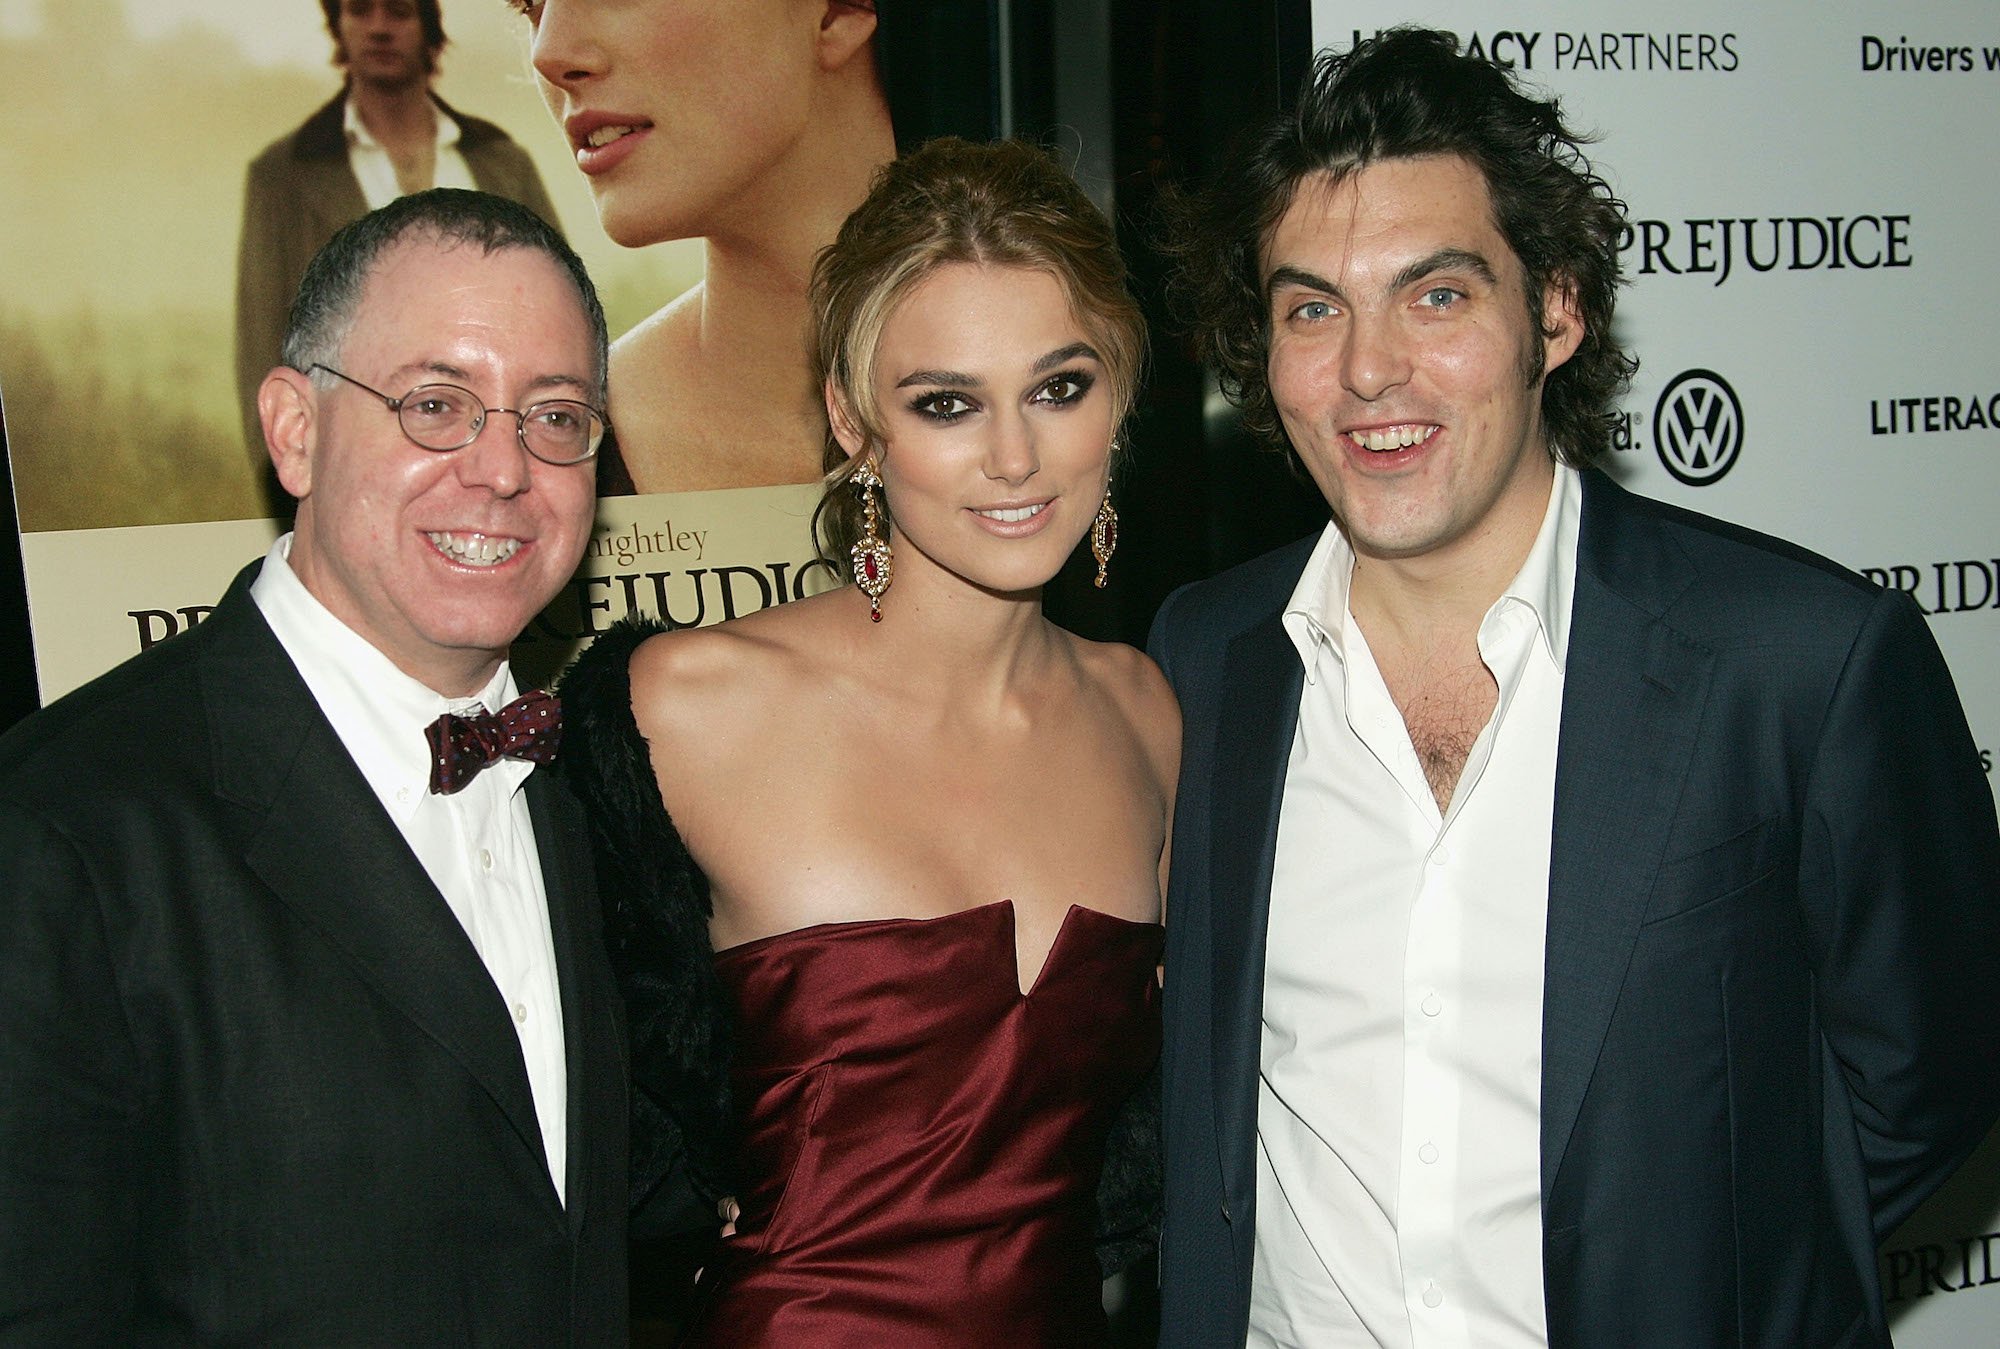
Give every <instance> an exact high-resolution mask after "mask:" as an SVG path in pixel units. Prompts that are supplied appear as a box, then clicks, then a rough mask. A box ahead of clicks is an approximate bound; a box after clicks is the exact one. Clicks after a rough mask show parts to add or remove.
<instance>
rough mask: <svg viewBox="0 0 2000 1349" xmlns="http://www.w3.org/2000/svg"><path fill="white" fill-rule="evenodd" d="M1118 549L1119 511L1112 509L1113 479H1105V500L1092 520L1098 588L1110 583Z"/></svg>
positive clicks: (1091, 534)
mask: <svg viewBox="0 0 2000 1349" xmlns="http://www.w3.org/2000/svg"><path fill="white" fill-rule="evenodd" d="M1117 551H1118V512H1117V511H1115V510H1112V509H1111V479H1110V477H1109V476H1108V475H1107V476H1106V477H1105V479H1104V500H1102V501H1100V502H1098V503H1097V514H1096V516H1094V517H1093V518H1092V519H1091V522H1090V555H1091V556H1092V557H1093V558H1095V559H1096V560H1097V588H1098V589H1099V590H1102V589H1104V587H1105V586H1106V585H1107V584H1108V583H1109V576H1110V570H1109V569H1110V567H1111V555H1112V554H1113V553H1115V552H1117Z"/></svg>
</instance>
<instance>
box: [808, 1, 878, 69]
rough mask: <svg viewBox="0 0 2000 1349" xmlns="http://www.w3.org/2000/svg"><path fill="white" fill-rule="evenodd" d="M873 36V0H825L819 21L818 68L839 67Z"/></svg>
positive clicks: (852, 57) (849, 59) (863, 48)
mask: <svg viewBox="0 0 2000 1349" xmlns="http://www.w3.org/2000/svg"><path fill="white" fill-rule="evenodd" d="M874 36H875V0H826V9H825V12H823V13H822V14H821V15H820V20H819V68H820V69H821V70H838V69H840V68H841V67H842V66H844V65H846V64H847V63H848V62H849V61H851V60H853V59H854V55H855V53H856V52H860V51H865V50H866V49H867V47H868V43H869V41H870V39H872V38H873V37H874Z"/></svg>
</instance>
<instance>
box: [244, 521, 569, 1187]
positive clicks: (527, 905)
mask: <svg viewBox="0 0 2000 1349" xmlns="http://www.w3.org/2000/svg"><path fill="white" fill-rule="evenodd" d="M291 545H292V536H291V535H290V534H287V535H285V536H284V537H283V538H281V539H279V540H278V541H277V543H276V544H275V545H274V546H273V547H272V549H271V551H270V553H269V554H268V555H267V556H266V557H265V559H264V567H263V570H262V571H261V572H259V573H258V576H257V579H256V581H255V582H253V583H252V585H251V587H250V595H251V598H252V599H253V600H255V601H256V603H257V608H258V610H259V611H260V612H261V613H262V614H263V615H264V621H265V622H266V623H268V624H269V625H270V627H271V631H272V633H273V634H275V635H276V637H277V639H278V644H279V645H280V646H282V647H284V649H285V654H286V655H287V656H289V657H291V661H292V664H293V665H294V666H296V667H297V668H298V672H299V677H300V678H301V679H303V680H304V681H305V685H306V688H307V689H308V690H309V691H310V692H311V693H312V696H313V700H314V701H315V702H317V703H318V704H319V709H320V711H321V712H322V713H323V714H325V716H326V719H327V721H328V723H329V724H331V725H332V727H333V731H334V734H335V735H337V736H338V737H339V738H340V743H341V744H342V745H343V746H345V747H346V749H347V752H348V754H349V755H350V756H351V757H352V758H353V760H354V763H355V766H356V767H357V768H359V769H360V770H361V776H362V777H363V778H365V779H367V782H368V786H369V788H370V789H371V790H373V792H374V793H375V797H376V799H377V800H378V801H380V802H381V803H382V809H384V810H385V811H387V812H388V813H389V818H390V819H391V820H393V821H394V822H395V825H396V828H397V830H398V831H399V832H400V833H401V834H402V836H403V838H404V840H405V841H406V842H408V844H409V845H410V851H412V852H414V853H415V854H416V855H417V860H418V861H419V862H421V863H422V864H423V868H424V871H425V873H426V874H428V875H429V876H430V878H431V881H432V883H433V884H435V885H436V886H437V888H438V892H439V893H440V894H441V895H443V896H444V901H445V903H446V904H447V905H449V906H450V908H451V912H452V915H453V916H454V917H456V918H457V919H458V923H459V926H460V927H462V928H464V929H465V935H466V937H467V938H468V939H470V940H471V942H472V948H473V950H475V951H477V952H478V953H479V959H480V960H481V961H482V962H483V963H484V964H485V966H486V969H487V972H488V973H489V974H490V975H492V977H493V987H494V990H495V993H494V996H495V997H496V998H498V999H499V1000H500V1002H501V1003H502V1004H503V1005H504V1007H505V1008H506V1012H507V1017H508V1019H509V1020H510V1021H511V1022H513V1025H514V1030H515V1033H516V1035H517V1036H518V1037H519V1039H520V1042H521V1058H522V1061H523V1063H524V1064H525V1066H526V1068H527V1073H528V1086H529V1088H530V1089H531V1090H532V1091H533V1093H534V1101H535V1116H536V1119H537V1121H538V1122H539V1123H540V1125H541V1130H542V1145H543V1148H544V1149H545V1151H546V1153H547V1158H548V1165H549V1176H550V1179H551V1180H553V1181H554V1183H555V1188H556V1194H557V1195H558V1196H561V1195H562V1193H563V1180H564V1174H565V1164H566V1161H567V1155H568V1140H569V1127H568V1121H569V1114H568V1100H569V1084H568V1079H567V1077H566V1076H565V1063H564V1053H563V1020H562V1000H561V998H560V996H559V995H558V990H557V987H556V955H555V943H554V938H553V937H552V936H551V935H550V932H549V906H548V894H547V891H546V890H545V888H544V887H543V885H542V865H541V855H540V854H539V853H538V852H537V851H536V848H535V827H534V822H533V820H532V819H530V818H529V815H528V801H527V797H526V796H525V795H524V794H523V792H522V788H523V786H524V785H525V784H526V782H527V780H528V774H529V773H531V772H532V771H534V765H533V764H531V763H527V762H524V761H522V760H520V759H501V760H498V761H496V762H495V763H493V764H492V765H490V766H489V767H487V768H486V769H485V770H484V771H483V772H481V773H480V774H479V775H478V776H477V777H475V778H474V779H473V780H472V781H471V783H469V784H468V785H467V786H466V787H465V788H464V789H463V790H461V791H459V792H456V793H454V794H452V795H450V796H439V795H434V794H432V792H431V791H430V771H431V753H430V745H429V742H428V741H426V740H425V738H424V728H425V727H426V726H428V725H430V724H431V723H432V722H433V721H435V720H437V718H438V716H439V715H440V714H441V713H445V712H453V713H459V714H464V713H467V712H476V711H478V710H479V709H481V708H484V709H485V710H487V711H491V712H497V711H499V710H500V708H502V707H504V706H506V704H507V703H509V702H511V701H512V700H513V698H514V693H515V688H514V676H513V672H512V671H511V670H510V669H509V668H508V666H507V664H506V663H505V662H504V661H503V662H502V663H501V666H500V668H499V670H497V671H496V672H495V673H494V675H493V678H492V680H491V681H489V682H488V684H487V685H486V687H485V688H484V689H482V690H480V692H479V693H478V694H477V695H476V696H474V697H471V698H447V697H445V696H444V695H443V694H440V693H436V692H434V691H432V690H431V689H429V688H427V687H425V686H424V685H423V684H421V683H419V682H418V681H417V680H415V679H412V678H411V677H410V676H409V675H407V674H404V673H403V672H402V671H401V670H399V669H397V668H396V666H395V665H394V664H393V663H392V662H391V661H390V660H389V658H388V657H387V656H385V655H383V654H382V653H381V652H380V651H378V650H376V649H375V647H374V646H372V645H371V644H370V643H369V642H368V641H367V639H366V638H364V637H362V636H361V635H360V634H359V633H357V632H355V631H354V630H353V629H352V628H349V627H348V626H347V625H346V624H345V623H342V622H341V621H340V620H339V619H338V618H336V617H334V615H333V614H332V613H331V612H329V611H328V609H327V608H326V606H325V605H323V604H321V603H320V602H319V600H318V599H316V598H315V597H314V596H313V595H312V593H311V592H310V591H308V590H307V589H306V588H305V586H304V584H303V583H301V582H300V580H299V578H298V575H297V574H296V573H295V572H293V570H292V568H291V563H290V561H289V560H288V559H289V558H290V556H291ZM330 860H331V859H330ZM427 901H428V897H427V896H423V895H413V896H411V898H410V902H411V903H424V902H427Z"/></svg>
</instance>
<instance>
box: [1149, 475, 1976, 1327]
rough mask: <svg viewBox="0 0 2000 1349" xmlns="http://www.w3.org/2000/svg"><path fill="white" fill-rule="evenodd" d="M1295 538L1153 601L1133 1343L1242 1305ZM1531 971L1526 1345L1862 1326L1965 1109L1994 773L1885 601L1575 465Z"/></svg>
mask: <svg viewBox="0 0 2000 1349" xmlns="http://www.w3.org/2000/svg"><path fill="white" fill-rule="evenodd" d="M1312 542H1313V541H1312V540H1310V539H1308V540H1304V541H1301V542H1300V543H1297V544H1294V545H1292V546H1290V547H1288V548H1285V549H1282V550H1280V551H1278V552H1276V553H1272V554H1270V555H1268V556H1266V557H1263V558H1260V559H1258V560H1256V561H1253V562H1250V563H1247V564H1245V565H1244V566H1242V567H1239V568H1237V569H1235V570H1234V571H1231V572H1228V573H1225V574H1224V575H1222V576H1219V577H1216V578H1214V579H1212V580H1209V581H1205V582H1202V583H1199V584H1197V585H1194V586H1191V587H1188V588H1186V589H1184V590H1182V591H1179V592H1177V593H1176V594H1175V595H1174V596H1172V597H1170V598H1169V600H1168V601H1167V604H1166V605H1165V606H1164V607H1163V608H1162V609H1161V611H1160V616H1159V618H1158V620H1157V622H1156V624H1155V626H1154V630H1153V641H1152V649H1153V654H1154V656H1155V658H1156V659H1158V661H1159V662H1160V664H1161V666H1162V667H1163V668H1164V669H1165V670H1166V673H1167V677H1168V678H1169V680H1171V681H1172V683H1173V685H1174V688H1175V690H1176V692H1177V693H1178V695H1179V697H1180V700H1181V705H1182V709H1183V712H1184V714H1185V717H1186V732H1185V737H1184V749H1183V760H1182V781H1181V789H1180V798H1179V805H1178V808H1177V811H1176V818H1175V824H1174V850H1173V873H1172V888H1171V893H1170V895H1169V898H1168V905H1167V913H1168V935H1167V955H1166V1033H1167V1047H1166V1056H1165V1060H1164V1063H1165V1090H1166V1114H1165V1130H1166V1168H1167V1170H1166V1177H1167V1182H1166V1183H1167V1193H1166V1223H1165V1231H1164V1234H1163V1238H1162V1251H1161V1289H1162V1334H1161V1339H1160V1343H1161V1345H1162V1346H1164V1347H1166V1349H1176V1347H1179V1346H1188V1347H1190V1349H1192V1347H1193V1346H1201V1347H1202V1349H1210V1347H1212V1346H1217V1345H1226V1344H1241V1343H1242V1342H1243V1339H1244V1335H1245V1328H1246V1324H1247V1318H1248V1315H1249V1300H1250V1272H1251V1261H1252V1256H1253V1252H1254V1233H1255V1225H1256V1218H1257V1215H1256V1164H1255V1148H1256V1129H1257V1077H1258V1055H1259V1043H1260V1023H1261V1016H1262V998H1263V972H1264V934H1265V927H1266V918H1267V913H1268V907H1269V902H1270V887H1271V866H1272V855H1273V851H1274V847H1275V841H1276V836H1277V827H1278V813H1279V807H1280V803H1281V799H1282V794H1283V790H1284V777H1285V765H1286V761H1287V756H1288V753H1289V751H1290V748H1291V744H1292V737H1293V730H1294V727H1295V725H1296V721H1297V715H1298V704H1299V691H1300V687H1301V678H1302V675H1301V667H1300V664H1299V660H1298V656H1297V652H1296V650H1295V648H1294V647H1293V646H1292V644H1291V642H1290V641H1289V639H1288V638H1287V636H1286V634H1285V632H1284V629H1283V627H1282V625H1281V623H1280V613H1281V610H1282V609H1283V606H1284V604H1285V601H1286V600H1287V598H1288V597H1289V596H1290V594H1291V591H1292V589H1293V587H1294V585H1295V584H1296V582H1297V580H1298V577H1299V574H1300V572H1301V570H1302V568H1303V567H1304V565H1305V562H1306V558H1307V556H1308V554H1309V552H1310V551H1311V547H1312ZM1327 959H1329V960H1338V959H1339V952H1337V951H1334V952H1328V953H1327ZM1543 978H1544V982H1543V990H1544V991H1543V1016H1542V1065H1543V1066H1542V1073H1543V1076H1542V1094H1541V1154H1542V1155H1541V1187H1542V1227H1543V1269H1544V1285H1545V1297H1546V1303H1547V1310H1548V1327H1549V1335H1550V1341H1551V1343H1552V1344H1554V1345H1558V1346H1580V1345H1603V1346H1618V1347H1619V1349H1634V1347H1635V1346H1647V1345H1659V1346H1661V1347H1662V1349H1669V1347H1671V1349H1691V1347H1694V1346H1702V1345H1724V1344H1743V1345H1768V1346H1773V1347H1774V1349H1775V1347H1776V1346H1786V1347H1787V1349H1796V1347H1797V1346H1801V1345H1834V1344H1839V1345H1887V1343H1888V1332H1887V1329H1886V1327H1885V1324H1884V1319H1883V1311H1882V1303H1881V1295H1880V1291H1879V1289H1878V1286H1877V1276H1876V1272H1875V1271H1876V1261H1875V1250H1876V1246H1877V1244H1878V1242H1879V1241H1880V1239H1881V1238H1882V1236H1883V1235H1885V1234H1886V1233H1887V1232H1888V1231H1889V1230H1890V1229H1891V1228H1893V1227H1894V1226H1895V1225H1896V1224H1898V1223H1899V1222H1900V1221H1901V1220H1902V1219H1903V1218H1904V1217H1905V1216H1907V1215H1908V1214H1909V1212H1910V1210H1911V1209H1912V1208H1914V1207H1915V1206H1916V1204H1917V1203H1918V1202H1919V1201H1920V1200H1921V1199H1922V1198H1923V1197H1924V1196H1925V1195H1927V1194H1928V1193H1929V1192H1930V1191H1931V1190H1932V1189H1933V1188H1935V1187H1936V1186H1937V1184H1938V1183H1939V1182H1940V1181H1941V1180H1943V1179H1944V1177H1945V1176H1946V1175H1948V1174H1949V1173H1950V1171H1951V1170H1952V1169H1953V1168H1954V1167H1955V1166H1956V1165H1957V1164H1958V1163H1959V1162H1960V1161H1961V1160H1962V1159H1963V1158H1964V1156H1965V1155H1966V1154H1967V1153H1968V1152H1969V1151H1970V1150H1971V1149H1972V1148H1973V1146H1974V1145H1975V1144H1976V1143H1978V1142H1979V1140H1980V1139H1981V1137H1983V1135H1984V1134H1985V1132H1986V1130H1987V1129H1988V1127H1989V1126H1990V1125H1991V1124H1992V1122H1993V1119H1994V1116H1995V1113H1996V1110H2000V1072H1997V1071H1996V1070H1995V1067H1994V1065H1995V1063H1996V1052H2000V1015H1996V1013H2000V838H1996V832H1995V824H1994V809H1993V798H1992V794H1991V792H1990V790H1989V788H1988V785H1987V782H1986V780H1985V777H1984V775H1983V773H1982V770H1981V768H1980V764H1979V760H1978V756H1977V754H1976V752H1975V750H1974V748H1973V745H1972V741H1971V737H1970V735H1969V733H1968V731H1967V729H1966V724H1965V718H1964V714H1963V712H1962V711H1961V710H1960V707H1959V703H1958V699H1957V695H1956V693H1955V691H1954V690H1953V687H1952V683H1951V679H1950V675H1949V673H1948V672H1947V670H1946V668H1945V665H1944V661H1943V659H1942V657H1941V656H1940V655H1939V653H1938V650H1937V646H1936V644H1935V642H1934V641H1933V640H1932V638H1931V635H1930V632H1929V630H1928V628H1927V627H1926V626H1925V623H1924V620H1923V618H1922V616H1921V614H1920V612H1919V611H1918V609H1917V608H1916V606H1915V605H1914V604H1912V603H1911V601H1910V600H1909V599H1908V597H1906V596H1903V595H1900V594H1897V593H1894V592H1886V591H1883V590H1881V589H1879V588H1877V587H1875V586H1872V585H1870V584H1868V583H1866V582H1864V581H1863V580H1861V579H1860V578H1858V577H1856V576H1854V575H1852V574H1851V573H1849V572H1847V571H1844V570H1842V569H1841V568H1839V567H1837V566H1835V565H1834V564H1832V563H1830V562H1827V561H1826V560H1824V559H1822V558H1818V557H1815V556H1813V555H1812V554H1809V553H1806V552H1804V551H1803V550H1801V549H1797V548H1793V547H1791V546H1789V545H1787V544H1784V543H1781V542H1778V541H1776V540H1773V539H1769V538H1765V537H1762V536H1759V535H1756V534H1752V533H1750V532H1749V531H1746V530H1741V529H1737V528H1734V527H1732V526H1729V525H1725V524H1722V523H1720V522H1717V521H1714V520H1710V519H1707V518H1705V517H1702V516H1698V515H1694V514H1692V513H1689V512H1686V511H1682V510H1679V509H1676V508H1673V507H1670V506H1666V505H1663V504H1661V503H1658V502H1654V501H1650V500H1647V499H1644V498H1641V497H1636V496H1633V495H1631V494H1629V493H1627V492H1625V491H1624V490H1623V489H1621V488H1619V487H1617V486H1616V485H1615V484H1613V483H1612V482H1611V481H1610V480H1609V479H1608V478H1606V477H1604V476H1603V475H1602V474H1599V473H1595V472H1590V473H1586V475H1585V478H1584V493H1583V518H1582V528H1581V533H1580V538H1579V544H1578V558H1577V579H1576V594H1575V603H1574V609H1573V616H1572V622H1571V627H1570V643H1569V651H1568V657H1567V665H1566V675H1565V683H1564V694H1563V710H1562V727H1561V731H1560V739H1559V742H1558V749H1557V768H1556V796H1555V823H1554V837H1553V850H1552V854H1551V858H1550V877H1549V899H1548V944H1547V955H1546V960H1545V967H1544V976H1543Z"/></svg>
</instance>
